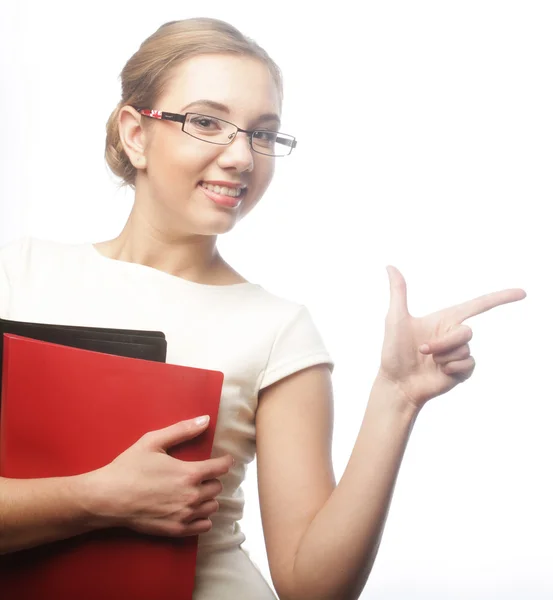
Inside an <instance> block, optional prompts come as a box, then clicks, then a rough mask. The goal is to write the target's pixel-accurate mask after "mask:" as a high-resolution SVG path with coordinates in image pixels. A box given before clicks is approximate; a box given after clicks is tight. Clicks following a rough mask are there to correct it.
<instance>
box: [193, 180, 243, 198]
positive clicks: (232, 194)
mask: <svg viewBox="0 0 553 600" xmlns="http://www.w3.org/2000/svg"><path fill="white" fill-rule="evenodd" d="M200 185H201V186H202V187H203V188H204V189H206V190H209V191H210V192H215V193H216V194H219V195H220V196H228V197H229V198H240V197H241V196H242V195H243V194H244V191H245V190H246V188H244V187H239V188H230V187H225V186H220V185H211V183H204V182H203V181H202V183H201V184H200Z"/></svg>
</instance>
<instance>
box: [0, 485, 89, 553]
mask: <svg viewBox="0 0 553 600" xmlns="http://www.w3.org/2000/svg"><path fill="white" fill-rule="evenodd" d="M86 485H87V480H86V477H85V476H80V475H79V476H75V477H56V478H48V479H28V480H27V479H6V478H0V554H6V553H9V552H15V551H17V550H23V549H25V548H31V547H33V546H39V545H41V544H45V543H48V542H53V541H56V540H61V539H66V538H69V537H73V536H75V535H79V534H80V533H85V532H87V531H91V530H92V529H95V528H97V527H100V526H101V523H100V522H99V521H98V519H97V518H96V517H94V516H93V515H92V514H91V513H90V512H89V511H88V510H87V509H86V508H85V502H83V499H84V497H85V496H86V494H87V489H86Z"/></svg>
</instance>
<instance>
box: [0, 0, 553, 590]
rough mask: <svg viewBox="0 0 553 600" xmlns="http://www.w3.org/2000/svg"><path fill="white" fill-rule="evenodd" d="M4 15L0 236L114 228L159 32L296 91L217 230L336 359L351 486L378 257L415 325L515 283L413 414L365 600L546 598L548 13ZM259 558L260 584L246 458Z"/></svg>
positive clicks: (54, 6) (475, 324)
mask: <svg viewBox="0 0 553 600" xmlns="http://www.w3.org/2000/svg"><path fill="white" fill-rule="evenodd" d="M100 6H101V8H100V7H95V6H94V3H89V4H88V6H85V4H84V3H81V2H78V3H74V2H60V1H49V2H39V1H35V2H31V1H28V0H27V1H24V0H18V2H16V3H12V2H7V1H6V0H1V11H0V61H1V63H0V84H1V93H0V110H1V124H2V126H1V132H2V133H1V135H0V242H1V244H2V245H3V244H4V243H6V242H8V241H11V240H13V239H15V238H17V237H19V236H21V235H23V234H31V235H36V236H38V237H43V238H47V239H48V238H49V239H56V240H61V241H86V240H94V241H97V240H100V239H107V238H108V237H111V236H114V235H116V234H117V233H118V231H119V230H120V228H121V227H122V226H123V223H124V221H125V218H126V216H127V214H128V211H129V209H130V205H131V201H132V194H131V193H130V192H129V193H128V194H125V193H124V192H117V190H116V185H115V182H114V179H113V178H112V177H111V176H110V175H109V174H108V171H107V168H106V166H105V165H104V162H103V148H104V131H105V130H104V127H105V122H106V120H107V118H108V116H109V114H110V112H111V110H112V108H113V107H114V106H115V104H116V103H117V101H118V100H119V94H120V88H119V81H118V75H119V73H120V71H121V69H122V67H123V65H124V63H125V61H126V60H127V59H128V58H129V57H130V56H131V55H132V53H134V51H135V50H136V49H137V48H138V45H139V44H140V42H141V41H142V40H143V39H144V38H145V37H147V36H148V35H150V34H151V33H152V32H153V31H154V30H155V29H157V27H158V26H159V25H161V24H162V23H164V22H166V21H169V20H175V19H181V18H188V17H194V16H212V17H217V18H221V19H224V20H227V21H229V22H231V23H232V24H234V25H235V26H237V27H238V28H240V29H241V30H242V31H243V32H244V33H246V34H247V35H249V36H251V37H253V38H254V39H256V41H258V42H259V43H260V44H261V45H262V46H264V47H265V48H266V49H267V50H268V51H269V53H270V54H271V55H272V56H273V58H274V59H275V60H276V61H277V63H278V64H279V65H280V66H281V68H282V70H283V72H284V78H285V107H284V115H283V116H284V126H283V130H284V131H286V132H289V133H292V134H294V135H296V136H297V138H298V140H299V143H298V148H297V150H296V151H295V152H294V153H293V155H292V156H290V157H289V158H286V159H282V160H280V161H279V162H278V168H277V175H276V177H275V180H274V182H273V185H272V187H271V189H270V190H269V192H268V193H267V194H266V196H265V197H264V199H263V201H262V202H261V204H260V205H259V206H258V207H257V208H256V209H255V211H254V212H253V213H252V214H251V215H250V216H248V218H247V219H246V220H245V221H244V222H243V223H241V224H239V225H238V227H237V228H236V229H235V230H234V231H233V232H231V233H229V234H227V235H226V236H224V237H223V238H221V240H220V247H221V249H222V252H223V254H224V255H225V257H226V258H227V260H229V261H230V262H231V264H233V266H234V267H235V268H237V269H238V270H239V271H240V272H241V273H243V274H244V275H245V276H246V277H247V278H249V279H250V280H252V281H255V282H257V283H261V284H262V285H263V286H264V287H266V288H267V289H269V290H271V291H273V292H275V293H278V294H280V295H283V296H286V297H289V298H291V299H294V300H297V301H299V302H303V303H305V304H307V305H308V307H309V308H310V310H311V312H312V314H313V316H314V318H315V320H316V323H317V324H318V326H319V328H320V330H321V332H322V334H323V337H324V339H325V342H326V343H327V346H328V348H329V350H330V352H331V354H332V355H333V357H334V359H335V361H336V369H335V375H334V386H335V403H336V408H335V429H334V450H333V456H334V461H335V470H336V476H337V478H338V479H339V478H340V477H341V475H342V473H343V471H344V469H345V467H346V464H347V460H348V457H349V455H350V452H351V449H352V447H353V444H354V442H355V437H356V435H357V433H358V428H359V425H360V421H361V418H362V415H363V412H364V410H365V405H366V401H367V399H368V394H369V390H370V387H371V383H372V379H373V377H374V375H375V372H376V369H377V367H378V362H379V354H380V347H381V342H382V334H383V323H384V316H385V312H386V310H387V304H388V280H387V275H386V271H385V266H386V265H387V264H394V265H396V266H397V267H398V268H399V269H400V270H401V271H402V273H403V274H404V276H405V278H406V280H407V285H408V294H409V302H410V309H411V312H412V314H414V315H422V314H426V313H428V312H431V311H434V310H437V309H440V308H442V307H445V306H449V305H451V304H454V303H457V302H461V301H464V300H467V299H469V298H472V297H474V296H477V295H480V294H484V293H487V292H491V291H495V290H498V289H503V288H506V287H522V288H524V289H525V290H526V292H527V293H528V297H527V298H526V299H525V300H524V301H522V302H520V303H516V304H511V305H507V306H504V307H499V308H497V309H495V310H494V311H492V312H489V313H486V314H484V315H481V316H479V317H475V318H474V319H471V320H469V321H468V322H467V323H468V324H469V325H470V326H471V327H472V328H473V331H474V337H473V340H472V342H471V351H472V354H473V355H474V357H475V358H476V360H477V367H476V370H475V372H474V375H473V377H472V378H471V379H470V380H469V381H468V382H466V383H465V384H463V385H461V386H458V387H457V388H455V389H454V390H453V391H452V392H450V393H449V394H447V395H446V396H442V397H440V398H437V399H435V400H433V401H432V402H431V403H430V404H429V405H428V406H427V407H426V408H425V409H424V411H423V412H422V413H421V415H420V417H419V419H418V422H417V425H416V427H415V429H414V432H413V434H412V437H411V440H410V443H409V446H408V449H407V454H406V457H405V461H404V463H403V466H402V469H401V472H400V477H399V482H398V485H397V488H396V492H395V496H394V500H393V504H392V509H391V512H390V515H389V519H388V524H387V527H386V532H385V535H384V540H383V543H382V547H381V550H380V554H379V557H378V559H377V562H376V565H375V567H374V570H373V573H372V575H371V577H370V579H369V583H368V584H367V587H366V589H365V591H364V593H363V596H362V597H363V598H371V599H372V600H392V599H394V600H397V599H401V600H404V599H409V600H416V599H419V598H420V599H424V600H434V599H436V600H438V599H439V600H443V599H444V598H447V599H450V598H451V599H463V600H490V599H495V598H497V599H502V600H503V599H517V600H520V599H525V600H526V599H532V600H538V599H539V600H542V599H543V600H545V599H546V598H547V599H551V598H553V581H552V577H551V558H552V557H551V539H552V538H553V523H552V517H551V507H552V506H553V494H552V492H551V481H550V480H551V473H552V468H551V460H552V456H553V442H552V436H551V419H552V417H553V411H552V409H551V401H552V399H553V394H552V382H551V373H552V370H551V364H552V363H551V355H550V353H551V338H552V334H553V330H552V327H551V305H552V302H551V300H552V299H553V298H552V286H551V265H550V263H551V256H552V242H551V235H550V229H551V224H550V223H551V222H550V220H548V219H547V217H546V215H549V214H551V208H552V207H553V193H552V192H553V189H552V188H553V177H552V164H553V162H552V161H553V83H552V82H553V34H552V32H553V3H552V2H548V1H543V2H538V1H531V0H524V1H519V2H512V1H508V0H502V1H486V0H479V1H468V0H465V1H463V2H457V1H444V0H442V1H435V2H429V1H417V2H413V1H405V2H393V1H381V2H369V3H357V2H353V1H342V2H340V3H328V4H326V3H313V4H310V3H307V2H305V3H300V2H297V1H296V2H271V3H266V2H258V1H252V2H240V1H237V2H208V1H206V2H202V3H194V4H192V3H187V2H176V1H169V0H158V1H156V2H142V1H140V0H133V1H132V2H130V1H117V2H111V3H110V4H109V5H108V4H106V5H104V4H103V3H101V4H100ZM245 489H246V495H247V500H246V515H245V518H244V520H243V521H242V526H243V528H244V530H245V532H246V534H247V536H248V540H247V543H246V548H247V549H248V550H249V551H250V552H251V555H252V558H253V559H254V560H255V561H256V563H257V564H258V565H259V566H260V568H261V569H262V570H263V572H264V573H265V575H267V576H268V568H267V563H266V555H265V549H264V544H263V536H262V532H261V530H260V522H259V512H258V507H257V496H256V480H255V466H254V465H252V466H251V467H250V469H249V471H248V478H247V482H246V484H245Z"/></svg>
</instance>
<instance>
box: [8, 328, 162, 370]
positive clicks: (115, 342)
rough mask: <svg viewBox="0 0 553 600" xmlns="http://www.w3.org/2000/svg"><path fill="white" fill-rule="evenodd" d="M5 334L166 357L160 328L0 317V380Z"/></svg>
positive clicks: (136, 355)
mask: <svg viewBox="0 0 553 600" xmlns="http://www.w3.org/2000/svg"><path fill="white" fill-rule="evenodd" d="M5 333H12V334H14V335H20V336H23V337H27V338H32V339H35V340H40V341H42V342H51V343H54V344H61V345H63V346H71V347H73V348H82V349H84V350H94V351H96V352H103V353H105V354H115V355H117V356H126V357H129V358H141V359H144V360H153V361H156V362H165V360H166V358H167V341H166V339H165V334H164V333H163V332H162V331H147V330H135V329H110V328H105V327H84V326H77V325H57V324H50V323H27V322H23V321H12V320H8V319H0V381H1V371H2V369H1V367H2V358H3V346H4V344H3V338H4V334H5Z"/></svg>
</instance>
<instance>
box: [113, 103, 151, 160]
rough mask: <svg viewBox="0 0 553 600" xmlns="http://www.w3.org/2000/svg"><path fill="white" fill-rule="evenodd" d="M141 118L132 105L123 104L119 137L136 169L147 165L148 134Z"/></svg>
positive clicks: (120, 114)
mask: <svg viewBox="0 0 553 600" xmlns="http://www.w3.org/2000/svg"><path fill="white" fill-rule="evenodd" d="M141 119H142V118H141V116H140V114H139V113H138V112H137V111H136V110H135V109H134V108H133V107H132V106H128V105H126V106H123V108H122V109H121V111H120V112H119V138H120V139H121V145H122V146H123V149H124V150H125V152H126V153H127V156H128V157H129V160H130V161H131V163H132V165H133V166H134V168H135V169H144V168H145V167H146V155H145V149H146V139H145V137H146V136H145V131H144V127H143V126H142V124H141Z"/></svg>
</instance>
